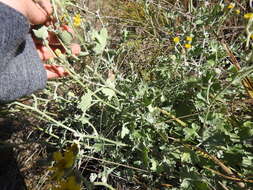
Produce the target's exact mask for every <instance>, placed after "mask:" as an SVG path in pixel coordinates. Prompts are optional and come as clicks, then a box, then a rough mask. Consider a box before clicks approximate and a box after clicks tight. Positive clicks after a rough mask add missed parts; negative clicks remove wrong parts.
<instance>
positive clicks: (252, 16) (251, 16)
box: [244, 13, 253, 19]
mask: <svg viewBox="0 0 253 190" xmlns="http://www.w3.org/2000/svg"><path fill="white" fill-rule="evenodd" d="M244 18H245V19H252V18H253V13H247V14H245V15H244Z"/></svg>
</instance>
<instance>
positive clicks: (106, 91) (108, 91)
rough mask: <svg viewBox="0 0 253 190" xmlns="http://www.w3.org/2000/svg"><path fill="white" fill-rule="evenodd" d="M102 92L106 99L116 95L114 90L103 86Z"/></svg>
mask: <svg viewBox="0 0 253 190" xmlns="http://www.w3.org/2000/svg"><path fill="white" fill-rule="evenodd" d="M102 92H103V94H104V95H105V96H107V97H108V99H111V98H112V97H113V96H115V95H116V94H115V92H114V90H112V89H110V88H107V87H105V88H103V89H102Z"/></svg>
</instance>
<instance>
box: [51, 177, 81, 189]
mask: <svg viewBox="0 0 253 190" xmlns="http://www.w3.org/2000/svg"><path fill="white" fill-rule="evenodd" d="M80 189H81V185H80V184H78V183H77V181H76V178H75V177H74V176H70V177H68V178H67V180H62V181H61V182H60V184H59V186H58V187H56V188H53V190H80Z"/></svg>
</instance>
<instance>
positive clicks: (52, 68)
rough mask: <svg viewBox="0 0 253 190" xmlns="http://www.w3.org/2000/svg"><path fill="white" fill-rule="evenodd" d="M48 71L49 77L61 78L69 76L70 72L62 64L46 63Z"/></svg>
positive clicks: (45, 66)
mask: <svg viewBox="0 0 253 190" xmlns="http://www.w3.org/2000/svg"><path fill="white" fill-rule="evenodd" d="M44 68H45V69H46V72H47V79H54V78H61V77H65V76H68V75H69V74H68V72H66V71H65V69H64V68H63V67H62V66H56V65H49V64H44Z"/></svg>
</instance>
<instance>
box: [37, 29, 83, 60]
mask: <svg viewBox="0 0 253 190" xmlns="http://www.w3.org/2000/svg"><path fill="white" fill-rule="evenodd" d="M60 30H65V31H67V32H69V33H71V34H72V35H75V33H74V30H73V29H72V28H70V27H69V26H67V25H62V26H61V27H60ZM47 40H48V43H49V46H50V48H51V49H52V50H53V51H54V50H56V49H59V50H60V51H61V53H63V54H64V53H66V50H65V48H64V47H63V46H62V45H61V43H60V41H59V40H58V38H57V36H56V34H54V33H52V32H49V34H48V38H47ZM34 43H35V45H36V48H37V52H38V54H39V56H40V58H41V60H43V61H47V60H48V59H50V58H54V57H55V55H54V53H53V52H52V51H51V50H50V49H48V48H47V47H46V46H44V45H43V43H42V41H40V40H38V39H36V37H35V38H34ZM68 48H69V49H70V51H71V53H72V54H73V55H78V54H79V53H80V52H81V48H80V45H79V44H77V43H72V44H70V45H69V46H68Z"/></svg>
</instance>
